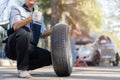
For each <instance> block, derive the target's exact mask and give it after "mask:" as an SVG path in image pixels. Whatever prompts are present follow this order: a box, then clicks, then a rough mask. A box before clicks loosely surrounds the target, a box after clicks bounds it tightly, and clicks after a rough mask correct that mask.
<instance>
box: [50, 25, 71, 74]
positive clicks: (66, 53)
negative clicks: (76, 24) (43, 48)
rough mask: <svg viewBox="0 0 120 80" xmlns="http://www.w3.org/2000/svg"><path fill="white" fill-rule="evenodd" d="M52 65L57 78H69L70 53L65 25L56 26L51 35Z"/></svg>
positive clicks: (67, 30)
mask: <svg viewBox="0 0 120 80" xmlns="http://www.w3.org/2000/svg"><path fill="white" fill-rule="evenodd" d="M51 57H52V64H53V68H54V71H55V73H56V74H57V76H70V74H71V72H72V66H73V64H72V53H71V45H70V39H69V28H68V25H67V24H60V23H59V24H57V25H55V26H54V28H53V32H52V35H51Z"/></svg>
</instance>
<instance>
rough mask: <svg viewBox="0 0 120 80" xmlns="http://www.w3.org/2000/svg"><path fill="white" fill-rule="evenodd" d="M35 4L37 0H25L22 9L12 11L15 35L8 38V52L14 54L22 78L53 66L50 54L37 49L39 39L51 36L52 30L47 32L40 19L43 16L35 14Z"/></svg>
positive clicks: (11, 20) (11, 17) (12, 24)
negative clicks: (31, 71)
mask: <svg viewBox="0 0 120 80" xmlns="http://www.w3.org/2000/svg"><path fill="white" fill-rule="evenodd" d="M35 3H36V0H25V4H24V5H23V6H22V7H19V8H16V7H14V8H12V10H11V15H10V25H11V27H12V31H13V33H12V34H10V35H9V37H8V41H7V44H6V52H7V53H10V54H13V53H14V57H15V59H16V60H17V69H18V77H20V78H30V77H31V75H30V74H29V72H28V71H29V70H33V69H37V68H40V67H43V66H48V65H51V64H52V62H51V54H50V52H49V51H47V50H45V49H42V48H38V47H37V43H38V39H39V37H43V38H45V37H47V36H49V35H50V34H51V32H52V29H51V30H48V31H46V30H45V26H44V23H43V20H42V18H38V17H41V16H39V15H38V16H36V13H34V7H33V6H34V4H35ZM37 14H38V13H37ZM35 17H36V19H35Z"/></svg>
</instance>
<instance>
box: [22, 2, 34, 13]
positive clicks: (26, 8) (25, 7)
mask: <svg viewBox="0 0 120 80" xmlns="http://www.w3.org/2000/svg"><path fill="white" fill-rule="evenodd" d="M23 8H24V9H25V10H26V11H28V12H31V10H30V9H29V8H28V6H27V5H26V4H23ZM33 11H34V8H33Z"/></svg>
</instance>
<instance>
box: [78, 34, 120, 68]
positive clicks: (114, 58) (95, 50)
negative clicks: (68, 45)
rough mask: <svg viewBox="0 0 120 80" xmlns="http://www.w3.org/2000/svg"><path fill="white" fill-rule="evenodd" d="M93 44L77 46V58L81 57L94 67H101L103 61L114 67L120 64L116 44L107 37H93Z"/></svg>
mask: <svg viewBox="0 0 120 80" xmlns="http://www.w3.org/2000/svg"><path fill="white" fill-rule="evenodd" d="M91 36H92V37H93V39H94V41H93V42H91V43H87V44H78V42H80V41H78V42H77V44H76V52H77V58H79V57H80V56H81V57H83V58H84V60H85V61H86V62H87V63H89V64H92V65H94V66H97V65H99V63H100V62H101V61H109V62H110V63H112V64H113V66H118V64H119V54H118V50H117V47H116V46H115V44H114V42H113V41H112V40H111V39H110V38H109V37H108V36H105V35H97V34H93V35H91Z"/></svg>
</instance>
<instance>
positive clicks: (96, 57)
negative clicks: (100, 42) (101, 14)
mask: <svg viewBox="0 0 120 80" xmlns="http://www.w3.org/2000/svg"><path fill="white" fill-rule="evenodd" d="M99 64H100V54H99V52H98V51H96V52H95V54H94V57H93V61H92V65H93V66H99Z"/></svg>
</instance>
